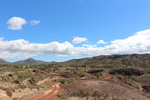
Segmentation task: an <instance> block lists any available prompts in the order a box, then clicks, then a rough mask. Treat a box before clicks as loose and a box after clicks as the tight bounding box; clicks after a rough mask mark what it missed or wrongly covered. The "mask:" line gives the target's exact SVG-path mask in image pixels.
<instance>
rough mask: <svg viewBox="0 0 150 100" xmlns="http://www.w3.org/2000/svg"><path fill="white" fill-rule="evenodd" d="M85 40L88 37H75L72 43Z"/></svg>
mask: <svg viewBox="0 0 150 100" xmlns="http://www.w3.org/2000/svg"><path fill="white" fill-rule="evenodd" d="M85 41H87V39H86V38H82V37H75V38H74V39H73V40H72V43H73V44H79V43H82V42H85Z"/></svg>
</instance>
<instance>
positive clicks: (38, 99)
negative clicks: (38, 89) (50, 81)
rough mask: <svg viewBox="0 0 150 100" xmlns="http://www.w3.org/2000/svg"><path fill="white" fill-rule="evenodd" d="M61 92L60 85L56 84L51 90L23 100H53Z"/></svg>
mask: <svg viewBox="0 0 150 100" xmlns="http://www.w3.org/2000/svg"><path fill="white" fill-rule="evenodd" d="M60 90H61V87H60V83H56V84H54V85H53V86H52V87H51V88H50V90H48V91H46V92H43V93H41V94H38V95H36V96H33V97H31V98H28V99H23V100H53V99H54V97H55V96H56V95H57V93H58V92H59V91H60Z"/></svg>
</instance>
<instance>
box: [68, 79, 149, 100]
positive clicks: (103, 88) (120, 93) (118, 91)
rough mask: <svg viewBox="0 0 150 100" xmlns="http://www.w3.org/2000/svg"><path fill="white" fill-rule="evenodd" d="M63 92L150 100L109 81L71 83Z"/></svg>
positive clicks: (125, 99)
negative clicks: (95, 93)
mask: <svg viewBox="0 0 150 100" xmlns="http://www.w3.org/2000/svg"><path fill="white" fill-rule="evenodd" d="M65 90H66V91H68V92H72V93H73V94H77V93H79V92H81V91H82V92H83V93H85V92H86V93H87V92H88V95H90V94H91V95H92V94H93V93H94V92H97V93H98V94H104V95H108V96H109V97H118V98H119V99H120V100H122V99H123V100H150V98H147V97H145V96H143V95H141V94H140V93H138V90H136V89H133V88H127V87H124V86H121V85H119V84H116V83H113V82H109V81H100V80H89V81H82V82H73V83H71V84H70V85H68V86H67V87H65Z"/></svg>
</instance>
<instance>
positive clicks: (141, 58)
mask: <svg viewBox="0 0 150 100" xmlns="http://www.w3.org/2000/svg"><path fill="white" fill-rule="evenodd" d="M149 61H150V54H132V55H102V56H96V57H92V58H83V59H73V60H69V61H66V62H64V63H65V64H80V65H94V66H97V65H113V66H119V67H120V66H135V67H137V66H138V67H142V68H149V65H150V62H149Z"/></svg>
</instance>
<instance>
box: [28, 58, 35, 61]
mask: <svg viewBox="0 0 150 100" xmlns="http://www.w3.org/2000/svg"><path fill="white" fill-rule="evenodd" d="M27 60H28V61H34V60H35V59H33V58H28V59H27Z"/></svg>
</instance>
